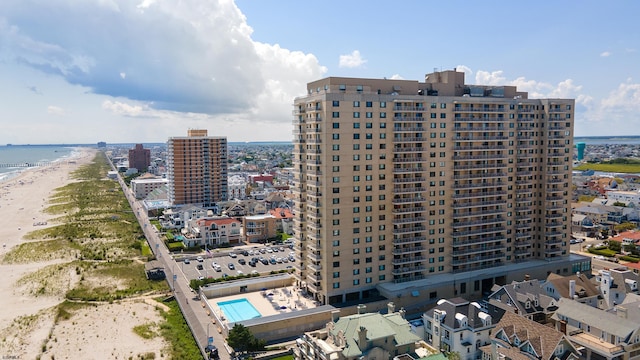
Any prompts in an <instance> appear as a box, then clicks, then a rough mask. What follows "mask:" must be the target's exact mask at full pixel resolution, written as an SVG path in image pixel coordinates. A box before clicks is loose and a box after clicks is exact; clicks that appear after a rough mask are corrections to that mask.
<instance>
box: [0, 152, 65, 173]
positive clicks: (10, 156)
mask: <svg viewBox="0 0 640 360" xmlns="http://www.w3.org/2000/svg"><path fill="white" fill-rule="evenodd" d="M74 151H75V148H73V147H66V146H57V145H13V146H0V181H3V180H7V179H9V178H12V177H14V176H16V175H18V174H20V173H21V172H22V171H24V170H27V169H28V168H27V167H11V166H5V165H6V164H24V163H29V164H33V163H42V162H56V161H62V160H64V159H66V158H69V157H71V156H72V154H73V153H74Z"/></svg>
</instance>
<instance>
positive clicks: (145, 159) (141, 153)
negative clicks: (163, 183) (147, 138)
mask: <svg viewBox="0 0 640 360" xmlns="http://www.w3.org/2000/svg"><path fill="white" fill-rule="evenodd" d="M149 165H151V150H150V149H145V148H144V147H143V146H142V144H136V146H135V147H134V148H133V149H129V167H130V168H136V169H138V171H147V169H148V168H149Z"/></svg>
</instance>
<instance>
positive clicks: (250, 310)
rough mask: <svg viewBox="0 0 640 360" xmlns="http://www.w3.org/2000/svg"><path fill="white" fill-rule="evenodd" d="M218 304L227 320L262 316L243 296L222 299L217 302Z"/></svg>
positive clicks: (235, 320)
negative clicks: (227, 299)
mask: <svg viewBox="0 0 640 360" xmlns="http://www.w3.org/2000/svg"><path fill="white" fill-rule="evenodd" d="M218 306H219V307H220V309H222V312H224V314H225V316H226V317H227V321H229V322H238V321H242V320H248V319H255V318H259V317H261V316H262V315H260V313H259V312H258V310H256V308H254V307H253V305H251V303H250V302H249V300H247V299H245V298H242V299H236V300H229V301H222V302H219V303H218Z"/></svg>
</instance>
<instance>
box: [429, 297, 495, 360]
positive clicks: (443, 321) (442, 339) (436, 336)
mask: <svg viewBox="0 0 640 360" xmlns="http://www.w3.org/2000/svg"><path fill="white" fill-rule="evenodd" d="M422 318H423V322H424V324H425V325H424V326H425V335H426V336H425V340H426V341H427V343H428V344H429V345H431V346H433V347H434V348H436V349H440V350H442V351H447V352H457V353H458V354H460V359H461V360H474V359H480V357H481V355H482V352H481V351H480V347H481V346H484V345H487V344H489V343H490V334H491V329H493V328H494V327H495V324H494V323H493V322H492V318H491V315H489V314H487V313H486V312H485V311H483V310H482V308H481V307H480V305H479V304H478V303H476V302H469V301H467V300H465V299H463V298H459V297H458V298H453V299H442V300H439V301H438V303H437V305H436V307H434V308H433V309H431V310H429V311H427V312H425V313H424V315H422Z"/></svg>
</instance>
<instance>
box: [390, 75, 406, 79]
mask: <svg viewBox="0 0 640 360" xmlns="http://www.w3.org/2000/svg"><path fill="white" fill-rule="evenodd" d="M389 79H391V80H404V78H403V77H402V76H400V74H393V75H391V77H390V78H389Z"/></svg>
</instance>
